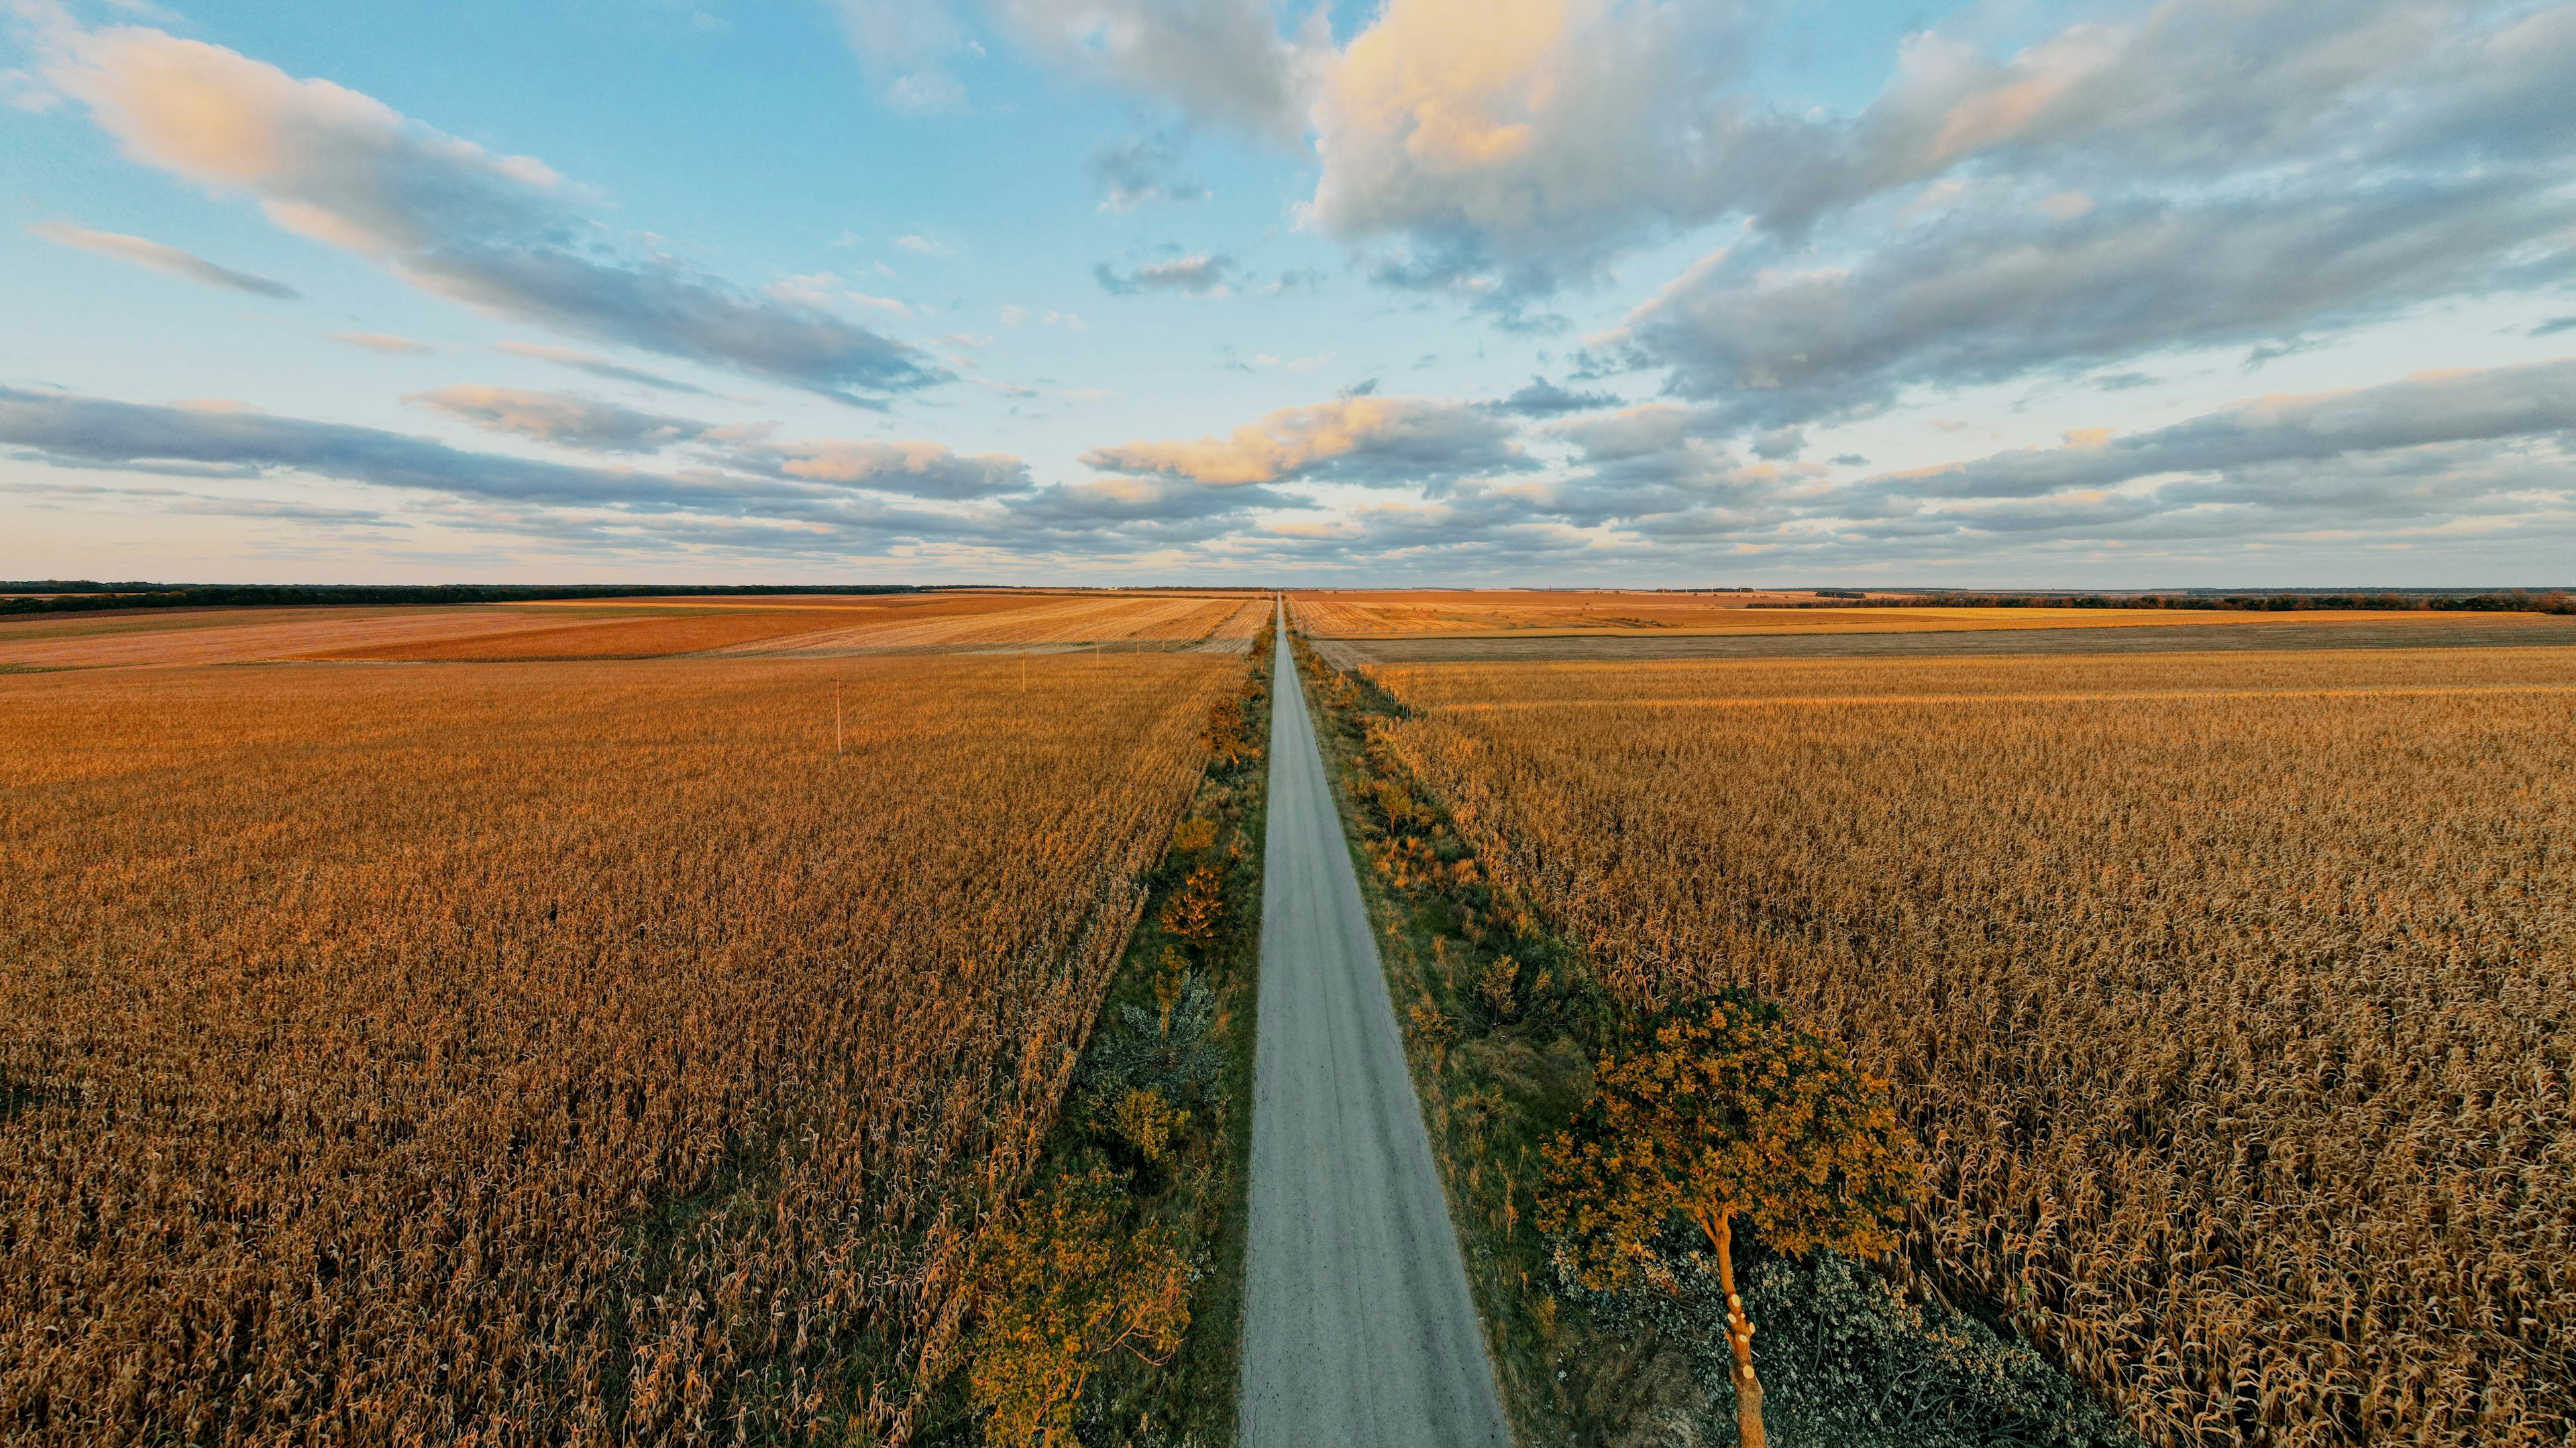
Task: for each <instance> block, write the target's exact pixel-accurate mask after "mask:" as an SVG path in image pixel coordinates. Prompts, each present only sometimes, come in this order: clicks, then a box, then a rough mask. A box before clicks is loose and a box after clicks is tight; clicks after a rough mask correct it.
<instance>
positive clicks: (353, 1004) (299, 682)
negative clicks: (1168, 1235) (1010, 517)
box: [0, 653, 1242, 1445]
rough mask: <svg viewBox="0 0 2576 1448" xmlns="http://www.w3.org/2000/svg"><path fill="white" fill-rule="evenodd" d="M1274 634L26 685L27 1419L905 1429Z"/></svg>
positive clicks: (363, 1438) (454, 1432)
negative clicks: (1258, 657) (1234, 647)
mask: <svg viewBox="0 0 2576 1448" xmlns="http://www.w3.org/2000/svg"><path fill="white" fill-rule="evenodd" d="M1024 667H1025V670H1026V672H1025V679H1026V682H1025V684H1023V682H1022V679H1023V677H1024V675H1023V672H1022V670H1023V668H1024ZM1241 668H1242V666H1241V664H1240V662H1239V661H1238V660H1234V659H1226V658H1218V657H1211V656H1207V655H1157V654H1150V653H1149V654H1144V655H1141V656H1124V655H1121V656H1114V657H1110V658H1107V659H1104V660H1101V661H1099V662H1097V663H1095V662H1094V661H1092V660H1091V659H1089V658H1081V659H1074V658H1059V659H1041V660H1036V661H1032V662H1031V663H1030V664H1029V665H1026V666H1023V665H1022V664H1021V662H1020V661H1018V660H1016V659H959V658H903V659H873V660H862V661H840V662H835V663H830V664H816V663H777V662H734V661H709V660H675V661H668V662H659V663H652V662H647V663H625V664H615V665H609V664H550V665H534V666H531V665H480V664H457V665H446V666H440V667H434V668H431V667H413V668H385V667H377V666H357V665H337V666H316V665H303V666H279V667H269V668H253V669H239V668H234V669H163V670H135V671H118V672H108V673H92V672H83V673H59V674H34V675H19V676H11V677H0V778H5V779H6V780H7V781H8V786H7V788H6V790H5V791H0V1243H5V1247H0V1302H5V1303H6V1308H5V1310H0V1437H5V1438H7V1439H8V1440H9V1441H11V1442H17V1443H29V1444H65V1445H69V1444H83V1445H87V1444H98V1443H142V1442H165V1441H186V1442H195V1443H261V1444H269V1443H313V1444H324V1443H329V1444H347V1443H422V1442H470V1443H482V1444H506V1443H536V1442H547V1443H561V1442H600V1441H607V1440H612V1439H613V1440H617V1441H634V1442H650V1443H711V1442H717V1441H733V1440H734V1439H735V1438H736V1436H737V1435H738V1434H748V1435H750V1436H752V1437H756V1438H766V1439H770V1440H774V1441H791V1442H802V1441H832V1442H852V1441H856V1442H876V1443H900V1442H902V1441H904V1439H905V1438H906V1436H907V1435H908V1434H909V1432H910V1431H911V1425H912V1423H913V1422H914V1420H915V1415H916V1413H917V1412H918V1411H919V1407H920V1403H921V1400H922V1395H923V1393H924V1392H925V1391H926V1389H927V1386H928V1385H929V1384H930V1383H931V1382H932V1381H933V1380H934V1379H936V1378H937V1377H938V1376H939V1375H940V1374H941V1372H942V1371H943V1370H944V1369H945V1368H947V1367H948V1366H949V1365H950V1363H951V1361H952V1358H953V1351H954V1347H955V1342H956V1337H957V1333H958V1330H959V1325H960V1314H961V1312H962V1311H963V1310H964V1307H963V1303H962V1302H961V1300H960V1296H959V1292H958V1284H959V1270H960V1264H961V1263H963V1262H964V1261H965V1260H967V1258H968V1256H969V1255H970V1254H971V1252H972V1250H973V1246H974V1241H975V1238H976V1234H977V1233H978V1232H979V1231H980V1230H981V1229H982V1227H983V1224H984V1221H985V1216H986V1213H987V1212H988V1211H989V1210H990V1209H991V1208H993V1207H994V1206H995V1204H996V1203H998V1202H999V1201H1000V1200H1001V1199H1002V1198H1003V1197H1004V1195H1005V1194H1006V1193H1007V1191H1008V1190H1009V1189H1011V1188H1012V1187H1013V1186H1014V1185H1015V1184H1016V1182H1017V1181H1018V1179H1019V1178H1020V1176H1021V1175H1022V1173H1023V1172H1024V1170H1025V1168H1026V1166H1027V1165H1028V1163H1029V1162H1030V1160H1031V1158H1032V1153H1033V1152H1035V1151H1036V1149H1037V1147H1038V1144H1039V1142H1040V1141H1041V1139H1042V1137H1043V1136H1044V1134H1045V1132H1046V1131H1047V1129H1048V1127H1049V1124H1050V1123H1051V1121H1052V1120H1053V1118H1054V1115H1055V1112H1056V1108H1057V1103H1058V1100H1059V1097H1060V1095H1061V1093H1062V1091H1063V1089H1064V1086H1065V1082H1066V1079H1067V1073H1068V1072H1069V1070H1070V1069H1071V1065H1072V1062H1073V1059H1074V1051H1075V1049H1076V1048H1077V1047H1078V1046H1079V1045H1080V1043H1081V1040H1082V1037H1083V1034H1084V1033H1085V1032H1086V1031H1087V1030H1088V1029H1089V1028H1090V1023H1091V1021H1092V1020H1093V1017H1094V1016H1095V1014H1096V1012H1097V1009H1098V1004H1099V1000H1100V998H1101V994H1102V992H1103V991H1104V990H1105V989H1106V987H1107V982H1108V980H1109V976H1110V973H1111V972H1112V970H1113V969H1114V966H1115V962H1116V960H1117V959H1118V956H1119V952H1120V950H1121V948H1122V946H1123V944H1124V942H1125V940H1126V938H1127V935H1128V932H1129V928H1130V926H1131V925H1132V924H1133V922H1134V919H1135V917H1136V912H1137V911H1138V910H1139V909H1140V908H1141V900H1142V891H1141V888H1140V885H1139V883H1138V881H1139V877H1140V875H1142V874H1143V873H1144V872H1146V871H1147V870H1149V869H1150V868H1151V867H1152V866H1153V865H1154V863H1155V861H1156V860H1157V859H1158V858H1159V856H1160V853H1161V850H1162V846H1163V843H1164V841H1165V839H1166V838H1167V836H1168V835H1169V832H1170V830H1171V828H1172V825H1173V823H1174V820H1175V819H1176V817H1177V814H1178V811H1179V810H1180V809H1181V808H1182V806H1183V804H1184V801H1185V800H1186V799H1187V798H1188V796H1189V791H1190V789H1191V787H1192V786H1193V784H1194V782H1195V781H1196V779H1197V777H1198V775H1199V772H1200V768H1201V765H1202V762H1203V760H1204V758H1205V745H1204V744H1203V742H1202V740H1201V737H1200V731H1201V729H1202V727H1203V725H1204V721H1205V720H1206V718H1207V716H1208V713H1209V710H1210V707H1211V704H1212V703H1213V702H1214V701H1215V700H1216V699H1217V698H1219V697H1221V696H1223V695H1224V694H1225V693H1226V692H1228V691H1231V690H1232V689H1234V688H1237V687H1239V676H1240V673H1241ZM836 691H837V694H838V718H837V723H836V707H835V696H836Z"/></svg>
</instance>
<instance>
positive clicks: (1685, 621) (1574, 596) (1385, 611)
mask: <svg viewBox="0 0 2576 1448" xmlns="http://www.w3.org/2000/svg"><path fill="white" fill-rule="evenodd" d="M1799 597H1800V596H1799V595H1792V594H1745V593H1736V594H1692V593H1634V592H1622V591H1614V590H1599V591H1567V592H1519V591H1508V590H1494V591H1479V592H1405V593H1301V594H1297V595H1295V603H1296V610H1297V622H1298V624H1299V626H1300V627H1302V628H1304V629H1306V630H1307V631H1308V632H1309V633H1311V634H1312V635H1314V636H1315V637H1317V638H1324V639H1334V638H1342V639H1370V638H1379V639H1382V638H1398V637H1420V636H1424V635H1430V636H1435V637H1436V636H1449V637H1475V636H1479V635H1515V634H1540V635H1547V634H1574V635H1580V634H1623V633H1647V634H1657V633H1665V634H1769V633H1794V634H1847V633H1950V632H1958V631H1961V630H1978V631H1982V630H1989V629H2058V628H2153V627H2160V626H2161V627H2174V626H2177V625H2193V624H2198V625H2203V626H2206V625H2210V624H2230V623H2234V624H2260V623H2274V624H2277V623H2282V622H2301V623H2309V624H2315V623H2322V622H2334V621H2352V622H2371V623H2379V624H2387V623H2391V622H2397V623H2404V622H2415V621H2420V622H2425V623H2432V624H2437V625H2438V624H2440V623H2441V622H2443V621H2444V619H2445V618H2446V617H2453V616H2446V615H2440V614H2430V613H2426V614H2409V613H2387V612H2365V611H2333V610H2313V611H2308V612H2303V613H2298V614H2283V613H2270V612H2230V611H2224V610H2173V609H2155V608H2135V609H2127V608H1867V607H1860V608H1854V607H1848V606H1843V607H1833V608H1816V607H1812V606H1810V607H1796V606H1793V605H1794V604H1795V602H1796V601H1797V599H1798V598H1799ZM1809 601H1810V603H1812V601H1813V600H1812V598H1810V600H1809Z"/></svg>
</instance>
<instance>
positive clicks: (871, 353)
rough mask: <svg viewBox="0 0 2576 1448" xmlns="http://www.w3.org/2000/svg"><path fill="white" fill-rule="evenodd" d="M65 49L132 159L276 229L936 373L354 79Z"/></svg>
mask: <svg viewBox="0 0 2576 1448" xmlns="http://www.w3.org/2000/svg"><path fill="white" fill-rule="evenodd" d="M57 44H58V47H59V49H58V53H57V54H56V55H55V56H54V58H53V59H52V61H51V62H50V63H49V64H48V66H47V67H46V72H45V73H46V76H47V78H48V79H49V81H50V82H51V83H52V84H53V85H55V86H56V87H58V88H59V89H60V90H62V91H63V92H64V93H66V94H68V95H71V96H73V97H75V98H77V99H78V100H80V101H81V102H83V103H84V104H85V105H86V106H87V107H88V108H89V111H90V115H91V116H92V118H93V119H95V120H96V121H97V122H98V124H99V125H100V126H101V127H102V128H103V129H105V130H106V131H107V132H108V133H109V134H110V135H112V136H114V137H115V138H116V139H117V141H118V142H119V144H120V145H122V146H123V148H124V150H125V152H126V154H127V155H129V156H131V157H133V158H134V159H136V160H138V161H141V162H144V163H146V164H149V165H152V166H156V167H159V168H160V169H162V170H165V171H168V172H170V173H172V174H174V175H178V176H182V177H185V178H187V179H189V180H192V181H196V182H198V183H201V184H203V185H205V186H207V187H209V188H212V189H214V190H217V191H221V192H230V193H237V194H244V195H248V196H251V197H254V198H256V199H257V200H258V202H259V203H260V205H261V207H262V209H263V210H264V211H265V212H266V213H267V215H268V217H269V219H270V220H271V221H273V222H275V223H276V224H277V225H279V226H281V227H283V228H285V229H287V230H289V231H292V232H295V233H297V234H298V235H302V236H306V237H310V238H312V239H314V240H317V241H321V242H324V243H327V244H329V245H332V246H336V247H340V248H343V249H345V250H348V251H352V252H356V253H358V254H360V255H363V256H366V257H369V258H371V259H373V260H375V261H378V262H380V263H382V264H383V265H385V266H386V267H388V268H389V269H391V270H392V271H393V272H394V273H395V274H396V275H398V276H400V277H402V278H403V279H404V280H406V281H409V282H411V283H412V284H414V285H416V286H420V287H422V288H424V289H426V290H428V291H431V292H433V293H436V294H438V295H440V296H444V297H447V298H449V299H451V300H453V301H458V302H462V303H464V304H466V305H468V306H471V307H474V308H476V309H478V310H480V311H483V312H486V313H489V314H491V315H494V316H498V317H504V318H508V319H510V320H513V321H521V322H530V323H535V324H538V325H542V326H546V327H551V328H553V329H555V330H557V331H561V332H567V333H571V334H574V335H578V336H584V337H591V338H596V339H598V340H601V341H606V342H614V343H618V344H621V345H625V346H631V347H636V348H640V349H642V350H645V351H649V352H657V353H661V354H663V355H665V356H671V357H680V358H685V359H688V360H690V361H694V362H702V363H706V364H708V365H711V366H717V367H723V368H727V369H730V370H733V371H736V372H741V373H745V374H748V375H750V376H754V377H760V378H764V379H767V380H770V381H774V382H781V383H786V384H788V385H791V386H795V387H799V388H803V389H806V390H808V391H812V392H816V393H820V394H823V395H825V396H829V397H833V398H836V399H838V400H841V401H845V402H852V403H858V404H861V405H880V404H881V399H882V397H883V396H884V395H886V394H891V393H900V392H907V391H911V390H915V389H918V388H921V387H925V386H928V385H930V384H932V383H935V382H939V381H942V380H945V377H946V374H945V373H943V372H941V371H939V370H938V369H936V368H935V367H933V366H931V365H930V364H928V362H927V361H926V360H925V359H924V358H923V357H922V356H921V354H919V353H918V352H916V351H915V350H914V349H913V348H911V347H909V346H907V345H905V344H904V343H902V342H898V341H895V340H893V339H891V338H887V337H884V336H880V335H879V334H877V333H875V332H871V331H869V330H868V329H866V328H864V327H861V326H858V325H856V324H854V323H851V322H849V321H847V320H845V319H843V318H841V317H839V316H836V315H834V314H832V313H830V312H827V311H824V310H822V309H820V308H816V307H813V306H809V305H804V304H801V303H798V302H794V301H791V300H785V299H781V298H778V297H774V296H765V295H761V294H757V293H753V292H748V291H745V290H743V289H742V288H739V287H737V286H734V285H733V284H731V283H729V282H727V281H725V280H724V279H722V278H720V277H716V276H714V275H711V274H709V273H707V272H705V271H703V270H700V269H699V268H697V267H695V266H692V265H690V264H689V263H686V262H683V261H680V260H678V259H676V258H673V257H670V256H665V255H658V254H650V253H636V252H631V251H626V250H622V249H620V248H618V247H616V246H614V245H613V244H612V243H611V242H610V240H609V239H608V238H607V236H606V235H605V234H603V233H601V232H600V231H599V230H598V229H597V228H595V227H594V226H593V225H592V224H591V223H590V222H589V221H588V220H587V218H586V217H584V216H583V214H582V204H581V203H582V200H583V198H582V196H581V194H580V193H579V192H578V191H577V189H576V188H574V187H571V186H569V185H567V184H566V183H565V182H564V181H563V180H562V178H560V177H558V176H557V175H556V174H555V173H554V172H553V171H552V170H550V169H549V168H547V167H546V166H545V165H544V164H543V163H542V162H539V161H536V160H534V159H532V158H530V157H526V156H502V155H495V154H493V153H491V152H489V151H486V150H484V149H483V148H482V147H480V146H477V145H474V144H473V143H471V142H468V141H463V140H459V139H457V138H455V137H453V136H448V135H445V134H442V133H440V132H438V131H435V130H432V129H430V128H428V127H426V126H423V125H421V124H420V123H418V122H416V121H413V120H410V119H408V118H406V117H404V116H402V115H401V114H399V113H397V112H396V111H394V110H393V109H392V108H390V107H388V106H386V105H384V104H383V103H382V102H379V101H377V100H375V99H373V98H371V97H368V96H365V95H361V94H359V93H358V92H356V91H353V90H349V89H347V88H345V87H342V86H338V85H334V84H332V83H331V82H329V81H325V80H297V79H295V78H294V77H292V76H289V75H288V74H286V72H284V71H282V70H279V69H278V68H276V67H275V66H272V65H268V64H265V63H263V62H260V61H256V60H252V59H250V58H248V57H246V56H242V55H239V54H236V53H235V52H233V51H230V50H226V49H224V48H222V47H220V46H215V45H208V44H205V43H203V42H200V41H193V40H182V39H179V38H177V37H175V36H171V35H167V34H164V33H163V32H161V31H158V30H152V29H147V28H142V27H132V26H126V27H116V28H111V29H104V30H98V31H88V32H77V33H72V34H68V35H58V36H57Z"/></svg>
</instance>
